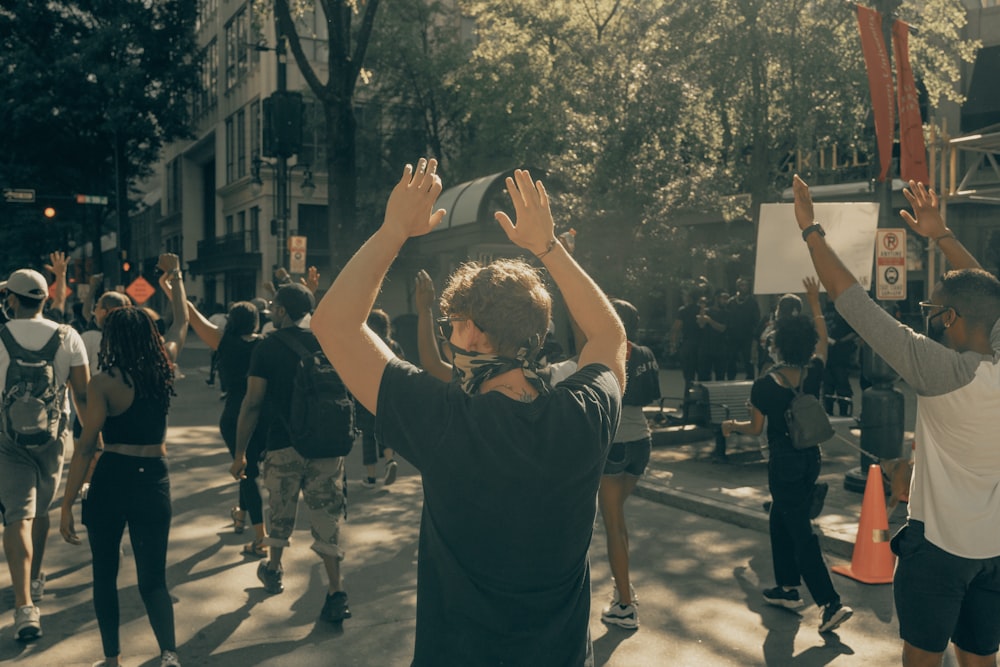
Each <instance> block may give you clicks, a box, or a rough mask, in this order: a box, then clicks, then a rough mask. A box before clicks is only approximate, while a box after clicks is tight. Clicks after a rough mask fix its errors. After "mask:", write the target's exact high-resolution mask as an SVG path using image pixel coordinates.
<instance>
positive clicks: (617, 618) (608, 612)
mask: <svg viewBox="0 0 1000 667" xmlns="http://www.w3.org/2000/svg"><path fill="white" fill-rule="evenodd" d="M601 620H602V621H604V622H605V623H610V624H612V625H617V626H618V627H620V628H625V629H626V630H635V629H636V628H638V627H639V611H638V610H637V609H636V608H635V605H634V604H624V605H623V604H618V603H614V604H612V605H611V606H610V607H608V608H607V609H605V610H604V611H602V612H601Z"/></svg>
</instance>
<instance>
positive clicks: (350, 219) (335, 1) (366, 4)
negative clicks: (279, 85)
mask: <svg viewBox="0 0 1000 667" xmlns="http://www.w3.org/2000/svg"><path fill="white" fill-rule="evenodd" d="M310 7H311V5H307V4H306V3H301V4H298V5H294V6H293V5H291V4H290V3H289V0H274V14H275V20H276V22H277V23H276V25H277V30H278V34H279V39H280V38H281V37H282V36H283V37H285V38H287V39H288V45H289V48H290V49H291V52H292V54H293V55H294V57H295V63H296V64H297V65H298V68H299V70H300V71H301V72H302V76H303V77H304V78H305V80H306V83H307V84H308V86H309V89H310V91H312V94H313V95H314V96H315V97H316V99H317V100H318V101H319V103H320V105H321V107H322V109H323V123H324V127H325V130H326V137H327V141H328V142H329V150H328V151H327V164H326V170H327V173H328V174H329V178H330V181H329V183H330V185H329V187H328V188H327V193H328V194H327V223H328V234H329V238H330V272H331V275H336V274H337V271H339V269H340V267H341V266H343V265H344V264H345V263H346V262H347V260H348V259H349V258H350V257H351V255H352V254H353V253H354V250H355V249H356V248H357V246H358V245H359V239H358V229H357V201H358V195H357V188H358V186H357V136H356V135H357V119H356V118H355V115H354V105H355V95H356V92H357V84H358V79H359V77H360V76H361V74H362V71H363V68H364V63H365V55H366V53H367V50H368V44H369V42H370V40H371V34H372V29H373V27H374V24H375V15H376V13H377V12H378V7H379V0H320V2H319V8H320V9H321V10H322V14H323V20H324V21H325V27H326V31H325V32H326V37H327V39H328V41H329V44H328V49H327V53H328V57H327V62H326V69H327V72H328V76H327V80H326V81H325V82H324V81H322V80H321V79H320V77H319V75H318V74H317V72H316V69H315V68H314V67H313V63H312V62H310V60H309V57H308V56H307V55H306V53H305V50H304V49H303V47H302V41H301V39H300V36H299V32H298V26H297V25H296V22H295V20H294V16H293V15H300V14H302V13H304V12H305V11H306V10H307V9H308V8H310ZM357 15H360V20H359V21H358V22H357V24H355V20H354V19H355V16H357Z"/></svg>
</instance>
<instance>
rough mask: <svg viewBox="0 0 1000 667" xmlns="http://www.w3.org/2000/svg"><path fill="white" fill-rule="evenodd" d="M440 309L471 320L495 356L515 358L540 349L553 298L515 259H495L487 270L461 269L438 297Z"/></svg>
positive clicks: (534, 273)
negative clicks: (525, 349) (528, 349)
mask: <svg viewBox="0 0 1000 667" xmlns="http://www.w3.org/2000/svg"><path fill="white" fill-rule="evenodd" d="M440 306H441V313H442V314H443V315H446V316H449V317H468V318H470V319H471V320H472V321H473V322H474V323H475V324H476V326H478V327H479V328H480V329H482V330H483V332H485V333H486V335H487V336H488V337H489V340H490V342H491V343H492V344H493V347H494V348H495V349H496V352H497V354H499V355H501V356H505V357H513V356H515V355H516V354H517V351H518V349H519V348H522V347H525V346H529V347H532V346H533V347H537V346H539V345H541V341H542V340H543V339H544V337H545V332H546V330H547V329H548V326H549V318H550V316H551V313H552V297H551V295H550V294H549V292H548V290H547V289H546V288H545V285H544V283H543V282H542V279H541V277H540V276H539V274H538V271H537V270H536V269H533V268H531V267H530V266H529V265H528V264H527V263H525V262H524V261H522V260H519V259H498V260H496V261H494V262H492V263H490V264H489V265H487V266H483V265H481V264H479V263H478V262H468V263H466V264H463V265H462V266H460V267H459V268H458V269H457V270H456V271H455V273H453V274H452V275H451V278H449V280H448V285H447V286H446V287H445V288H444V291H443V292H442V293H441V303H440Z"/></svg>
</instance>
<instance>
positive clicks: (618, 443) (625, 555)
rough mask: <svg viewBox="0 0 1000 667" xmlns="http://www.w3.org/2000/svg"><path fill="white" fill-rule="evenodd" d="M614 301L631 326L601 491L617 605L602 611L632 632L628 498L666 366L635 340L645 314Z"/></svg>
mask: <svg viewBox="0 0 1000 667" xmlns="http://www.w3.org/2000/svg"><path fill="white" fill-rule="evenodd" d="M611 305H612V306H613V307H614V309H615V312H616V313H617V314H618V317H619V318H620V319H621V321H622V324H623V325H624V327H625V336H626V338H627V339H628V346H627V348H626V352H625V373H626V382H625V394H624V395H623V396H622V416H621V421H620V422H619V424H618V431H617V433H615V438H614V440H613V441H612V445H611V451H610V452H608V459H607V462H606V463H605V464H604V473H603V474H602V475H601V488H600V490H599V492H598V502H599V505H600V508H601V517H602V518H603V520H604V530H605V532H606V534H607V541H608V561H610V564H611V576H612V583H613V585H614V591H613V592H612V596H611V604H609V605H608V606H607V607H606V608H605V609H604V610H603V611H602V612H601V620H602V621H604V622H605V623H610V624H612V625H617V626H619V627H622V628H626V629H630V630H631V629H635V628H638V627H639V612H638V609H637V608H636V605H637V604H638V600H636V597H635V590H634V588H633V587H632V580H631V576H630V572H629V539H628V528H627V526H626V524H625V501H626V500H628V497H629V496H630V495H631V494H632V491H633V490H635V486H636V484H637V483H638V482H639V478H640V477H642V474H643V473H644V472H645V470H646V465H647V464H648V463H649V455H650V451H651V450H652V445H653V440H652V434H651V432H650V430H649V422H648V421H647V420H646V416H645V415H644V414H643V412H642V408H643V407H644V406H646V405H649V404H650V403H652V402H654V401H656V400H657V399H659V398H660V368H659V366H658V365H657V363H656V357H655V356H654V355H653V351H652V350H650V349H649V348H648V347H644V346H642V345H639V344H637V343H634V342H633V341H634V340H635V338H636V336H637V335H638V332H639V313H638V311H636V309H635V306H633V305H632V304H631V303H629V302H628V301H623V300H621V299H612V300H611Z"/></svg>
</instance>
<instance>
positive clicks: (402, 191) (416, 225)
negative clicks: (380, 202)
mask: <svg viewBox="0 0 1000 667" xmlns="http://www.w3.org/2000/svg"><path fill="white" fill-rule="evenodd" d="M437 165H438V162H437V160H435V159H433V158H432V159H430V160H427V159H425V158H420V160H419V161H418V162H417V168H416V170H414V169H413V165H409V164H408V165H406V167H405V168H404V169H403V175H402V177H400V179H399V182H398V183H397V184H396V187H394V188H393V189H392V194H390V195H389V202H388V203H387V204H386V206H385V220H384V222H383V223H382V226H383V228H387V229H391V230H393V231H396V232H398V233H400V234H401V235H403V236H404V238H412V237H414V236H423V235H424V234H426V233H428V232H429V231H431V230H432V229H434V228H435V227H437V225H438V224H439V223H440V222H441V220H442V219H443V218H444V214H445V211H444V209H438V210H437V211H434V212H433V213H432V212H431V211H432V209H433V208H434V202H435V201H437V198H438V195H440V194H441V189H442V185H441V179H440V177H438V175H437Z"/></svg>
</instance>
